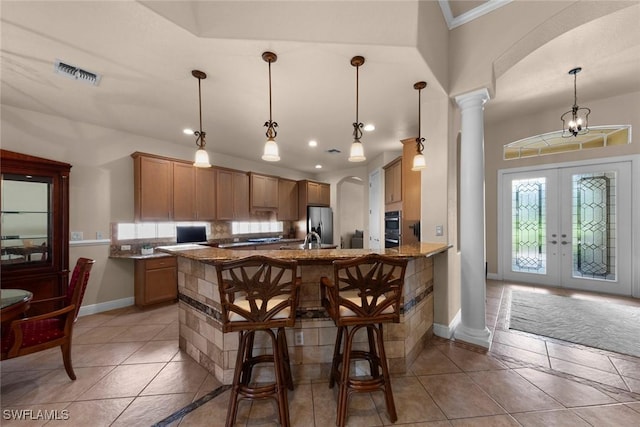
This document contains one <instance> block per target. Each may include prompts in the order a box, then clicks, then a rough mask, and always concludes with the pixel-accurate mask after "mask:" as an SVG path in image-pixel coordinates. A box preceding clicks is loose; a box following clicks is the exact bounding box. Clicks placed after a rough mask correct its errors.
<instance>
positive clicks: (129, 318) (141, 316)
mask: <svg viewBox="0 0 640 427" xmlns="http://www.w3.org/2000/svg"><path fill="white" fill-rule="evenodd" d="M151 314H152V311H143V310H140V309H138V308H136V309H134V310H133V311H131V312H129V313H125V314H121V315H119V316H116V317H114V318H113V319H111V320H109V321H108V322H105V323H103V324H102V326H126V327H129V326H131V325H143V324H145V323H146V319H147V318H148V317H149V316H150V315H151Z"/></svg>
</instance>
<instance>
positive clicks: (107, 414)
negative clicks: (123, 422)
mask: <svg viewBox="0 0 640 427" xmlns="http://www.w3.org/2000/svg"><path fill="white" fill-rule="evenodd" d="M132 401H133V398H132V397H129V398H122V399H102V400H86V401H82V402H73V403H71V404H70V405H69V406H67V408H66V410H67V411H68V414H69V419H68V420H60V421H51V422H50V423H48V424H47V426H65V427H69V426H92V427H100V426H105V427H108V426H110V425H111V423H112V422H113V421H114V420H115V419H116V418H118V416H119V415H120V414H121V413H122V411H124V410H125V409H126V408H127V406H129V404H130V403H131V402H132Z"/></svg>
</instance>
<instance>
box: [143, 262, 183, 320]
mask: <svg viewBox="0 0 640 427" xmlns="http://www.w3.org/2000/svg"><path fill="white" fill-rule="evenodd" d="M134 276H135V277H134V288H135V292H134V293H135V304H136V305H137V306H138V307H144V306H147V305H151V304H157V303H161V302H166V301H173V300H175V299H176V298H178V263H177V258H176V257H173V256H166V257H159V258H146V259H136V260H135V267H134Z"/></svg>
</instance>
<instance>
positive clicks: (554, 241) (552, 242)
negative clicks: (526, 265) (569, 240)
mask: <svg viewBox="0 0 640 427" xmlns="http://www.w3.org/2000/svg"><path fill="white" fill-rule="evenodd" d="M549 243H551V244H552V245H555V244H557V243H558V241H557V240H551V241H549Z"/></svg>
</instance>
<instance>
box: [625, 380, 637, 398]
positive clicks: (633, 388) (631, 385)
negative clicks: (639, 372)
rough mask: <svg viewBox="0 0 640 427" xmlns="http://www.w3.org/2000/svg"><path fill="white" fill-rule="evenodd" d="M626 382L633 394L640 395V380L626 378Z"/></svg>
mask: <svg viewBox="0 0 640 427" xmlns="http://www.w3.org/2000/svg"><path fill="white" fill-rule="evenodd" d="M624 382H625V383H626V384H627V386H628V387H629V389H630V390H631V391H632V392H634V393H638V394H640V380H637V379H635V378H624Z"/></svg>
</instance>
